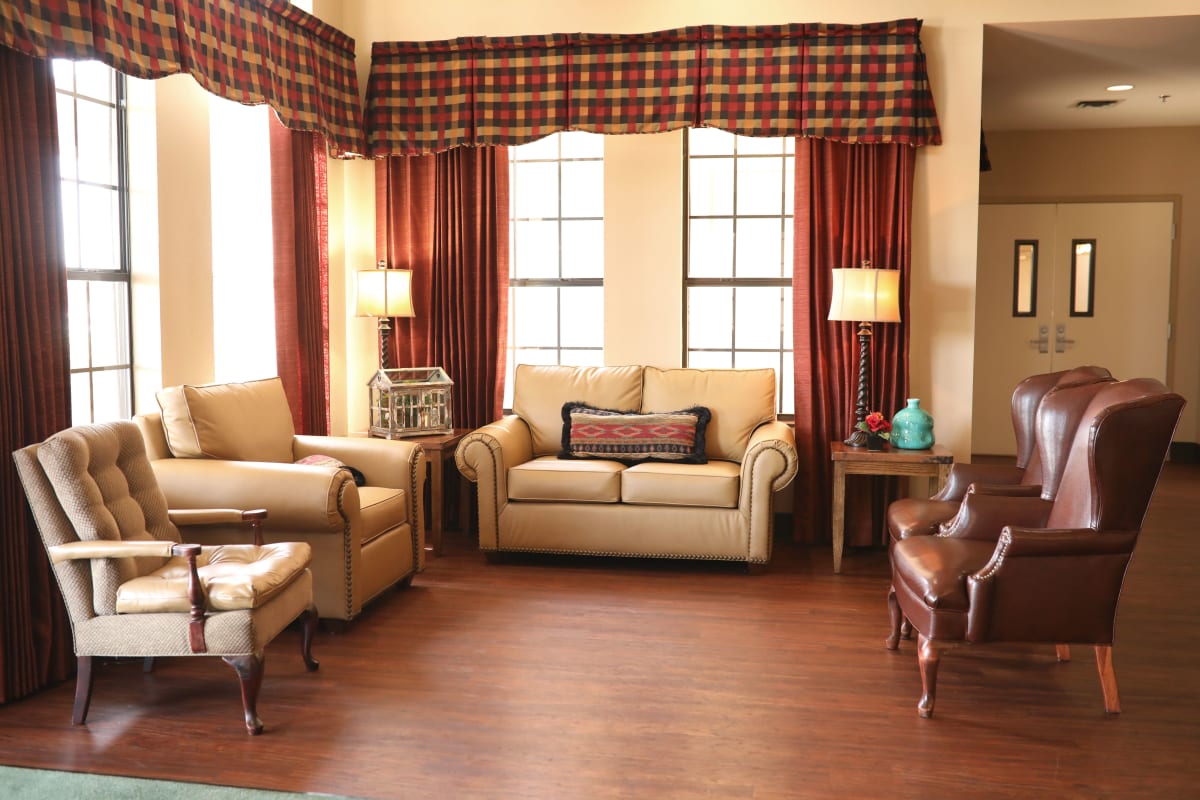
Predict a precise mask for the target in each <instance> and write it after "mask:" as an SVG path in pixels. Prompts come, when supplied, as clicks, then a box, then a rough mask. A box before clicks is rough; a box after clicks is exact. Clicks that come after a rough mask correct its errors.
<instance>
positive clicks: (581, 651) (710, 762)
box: [0, 465, 1200, 800]
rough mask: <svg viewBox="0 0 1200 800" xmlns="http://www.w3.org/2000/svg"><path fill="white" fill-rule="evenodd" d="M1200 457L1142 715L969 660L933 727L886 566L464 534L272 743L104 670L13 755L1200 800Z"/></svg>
mask: <svg viewBox="0 0 1200 800" xmlns="http://www.w3.org/2000/svg"><path fill="white" fill-rule="evenodd" d="M1198 518H1200V467H1197V466H1190V465H1168V468H1167V471H1166V473H1165V475H1164V479H1163V481H1162V483H1160V485H1159V491H1158V494H1157V496H1156V498H1155V501H1154V503H1153V505H1152V508H1151V512H1150V517H1149V519H1148V522H1147V528H1146V531H1145V533H1144V534H1143V536H1142V539H1141V542H1140V544H1139V550H1138V553H1137V555H1136V557H1135V558H1134V562H1133V566H1132V567H1131V569H1130V573H1129V576H1128V580H1127V581H1126V584H1125V593H1124V598H1123V600H1122V606H1121V615H1120V620H1119V624H1118V637H1117V644H1116V647H1115V650H1114V661H1115V665H1116V671H1117V678H1118V681H1119V683H1120V690H1121V701H1122V706H1123V708H1124V713H1123V714H1121V715H1119V716H1115V717H1107V716H1105V714H1104V712H1103V705H1102V699H1101V694H1100V686H1099V681H1098V679H1097V676H1096V670H1095V666H1094V662H1093V660H1092V657H1091V653H1090V651H1089V650H1086V649H1083V648H1076V652H1075V659H1076V660H1075V661H1073V662H1071V663H1061V664H1060V663H1057V662H1056V661H1055V657H1054V652H1053V648H1050V647H1037V648H1033V647H1019V646H1018V647H1013V646H1010V647H1002V646H992V647H990V648H975V649H970V648H964V649H960V650H956V651H953V652H951V653H949V654H947V655H946V657H944V658H943V660H942V668H941V675H940V682H939V687H938V689H939V691H938V706H937V713H936V716H935V718H934V719H932V720H922V719H919V718H918V717H917V713H916V702H917V697H918V695H919V692H920V679H919V677H918V673H917V663H916V655H915V652H914V646H913V643H912V642H904V643H902V645H901V649H900V650H899V651H898V652H888V651H887V650H885V649H884V647H883V639H884V636H885V634H886V629H887V622H886V617H887V615H886V612H885V601H884V598H885V595H886V591H887V586H888V570H887V563H886V554H885V553H884V552H882V551H880V550H852V551H850V552H849V553H848V554H847V558H846V561H845V562H844V566H843V570H844V571H843V574H841V575H839V576H835V575H833V574H832V571H831V558H830V550H829V547H828V546H824V547H798V546H795V545H792V544H790V543H788V542H786V541H780V542H779V543H778V544H777V546H776V553H775V559H774V561H773V563H772V567H771V570H770V571H769V572H768V573H767V574H766V575H763V576H747V575H745V574H743V573H741V572H739V571H738V570H737V569H736V568H733V567H730V566H728V565H713V564H702V563H689V564H682V565H680V564H669V563H661V562H639V561H607V560H606V561H593V560H564V559H554V560H535V559H528V560H522V561H518V562H515V563H508V564H501V565H489V564H486V563H485V562H484V560H483V559H482V557H481V556H480V554H479V553H478V552H477V551H475V550H474V549H472V546H471V543H470V542H468V541H467V540H466V538H465V537H462V536H455V535H453V534H451V535H449V536H448V537H447V540H446V555H444V556H443V557H441V558H437V559H431V560H430V563H429V567H428V569H427V570H426V571H425V572H424V573H423V574H422V575H420V576H418V578H417V580H416V582H415V583H414V585H413V587H412V588H411V590H408V591H404V592H393V593H389V594H388V596H386V597H384V598H382V599H381V600H380V601H379V602H377V603H375V604H374V605H373V606H372V607H371V608H370V610H369V611H368V612H367V613H366V614H365V615H364V616H363V617H361V618H360V619H359V620H357V621H356V622H355V623H353V624H352V625H351V627H350V628H349V630H348V631H347V632H345V633H343V634H340V635H336V636H335V635H331V634H322V635H321V636H320V637H319V638H318V640H317V643H316V646H315V648H314V650H315V652H316V654H317V656H318V657H319V658H320V659H321V664H322V666H321V670H320V672H318V673H316V674H308V673H306V672H305V671H304V667H303V664H302V663H301V659H300V656H299V635H298V634H297V633H296V632H295V631H288V632H286V633H285V634H284V635H283V636H281V637H280V639H279V640H277V641H276V642H275V643H274V644H273V645H272V647H271V648H270V650H269V651H268V664H267V677H266V682H265V684H264V686H263V690H262V696H261V699H260V703H259V711H260V713H261V715H262V717H263V720H264V721H265V722H266V725H267V730H266V733H265V734H264V735H263V736H261V737H258V738H250V737H248V736H246V735H245V733H244V731H243V727H242V721H241V713H240V702H239V699H238V690H237V682H236V680H235V678H234V673H233V671H232V670H231V669H230V668H229V667H227V666H226V665H224V664H223V663H222V662H221V661H219V660H217V659H175V660H166V661H163V662H161V663H160V664H159V667H158V668H157V670H156V671H155V672H154V673H152V674H149V675H146V674H143V673H142V670H141V664H140V663H137V662H116V663H108V664H105V665H102V666H101V667H100V668H98V671H97V672H98V674H97V678H96V689H95V697H94V700H93V703H92V710H91V716H90V719H89V723H88V725H87V726H84V727H72V726H71V724H70V713H71V699H72V686H70V685H62V686H58V687H55V688H52V689H50V690H48V691H46V692H43V693H41V694H39V695H38V696H36V697H33V698H30V699H28V700H25V701H22V702H18V703H15V704H12V705H9V706H6V707H0V762H3V763H6V764H13V765H23V766H33V767H47V768H58V769H66V770H76V771H85V772H101V773H111V774H119V775H131V776H139V777H148V778H174V779H178V780H185V781H200V782H210V783H221V784H232V785H240V786H252V787H259V788H271V789H286V790H293V791H307V792H324V793H336V794H345V795H353V796H359V797H364V798H401V797H403V798H522V800H525V799H529V798H554V799H555V800H560V799H563V798H618V797H619V798H656V799H657V798H670V799H672V800H674V799H679V800H685V799H688V798H706V799H711V798H774V799H782V798H806V797H838V798H867V797H889V798H908V797H913V798H916V797H921V798H929V797H988V798H1010V797H1011V798H1030V797H1054V798H1075V797H1078V798H1128V797H1147V798H1185V797H1186V798H1195V797H1200V668H1198V664H1200V591H1197V589H1198V588H1200V580H1198V579H1197V577H1196V574H1197V569H1198V566H1197V565H1198V564H1200V540H1198V538H1197V534H1196V530H1195V528H1196V520H1197V519H1198Z"/></svg>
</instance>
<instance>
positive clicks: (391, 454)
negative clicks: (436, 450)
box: [292, 436, 425, 497]
mask: <svg viewBox="0 0 1200 800" xmlns="http://www.w3.org/2000/svg"><path fill="white" fill-rule="evenodd" d="M292 452H293V453H294V454H295V456H296V458H297V459H301V458H304V457H305V456H314V455H322V456H330V457H332V458H336V459H337V460H338V461H341V462H342V463H343V464H346V465H347V466H351V467H354V468H355V469H357V470H358V471H359V472H361V473H362V474H363V477H364V478H366V480H367V485H368V486H386V487H387V488H389V489H403V490H404V491H406V492H408V493H409V496H410V497H417V496H419V495H417V494H416V489H417V487H416V476H417V475H418V474H420V475H424V474H425V471H424V469H425V465H424V460H425V452H424V451H423V450H422V449H421V446H420V445H419V444H417V443H416V442H406V441H404V440H403V439H390V440H389V439H368V438H365V437H351V436H296V437H295V439H293V441H292Z"/></svg>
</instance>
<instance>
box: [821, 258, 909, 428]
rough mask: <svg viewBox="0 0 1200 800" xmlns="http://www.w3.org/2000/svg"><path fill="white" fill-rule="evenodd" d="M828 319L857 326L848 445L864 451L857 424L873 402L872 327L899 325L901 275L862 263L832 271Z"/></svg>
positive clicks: (896, 271)
mask: <svg viewBox="0 0 1200 800" xmlns="http://www.w3.org/2000/svg"><path fill="white" fill-rule="evenodd" d="M829 319H830V321H844V322H857V323H858V400H857V403H856V405H855V408H854V428H853V429H852V430H851V433H850V438H848V439H846V444H848V445H850V446H851V447H862V446H863V445H865V444H866V443H867V434H866V431H862V430H859V429H858V424H859V423H860V422H863V421H864V420H865V419H866V418H867V412H868V407H869V405H870V401H871V349H870V344H871V323H873V322H899V321H900V271H899V270H895V269H873V268H872V267H871V262H870V261H863V263H862V266H861V267H850V268H846V269H835V270H833V299H832V301H831V303H830V305H829Z"/></svg>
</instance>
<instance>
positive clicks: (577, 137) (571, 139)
mask: <svg viewBox="0 0 1200 800" xmlns="http://www.w3.org/2000/svg"><path fill="white" fill-rule="evenodd" d="M549 138H550V140H551V141H553V140H554V137H552V136H551V137H549ZM559 141H560V143H561V147H562V157H563V158H604V134H601V133H588V132H587V131H563V132H562V133H560V134H559Z"/></svg>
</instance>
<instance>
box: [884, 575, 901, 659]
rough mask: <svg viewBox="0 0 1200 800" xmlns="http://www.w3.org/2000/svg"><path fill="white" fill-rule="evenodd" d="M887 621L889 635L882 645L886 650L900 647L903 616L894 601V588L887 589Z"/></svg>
mask: <svg viewBox="0 0 1200 800" xmlns="http://www.w3.org/2000/svg"><path fill="white" fill-rule="evenodd" d="M887 602H888V621H889V622H890V623H891V633H889V634H888V637H887V639H886V640H884V645H885V646H886V647H887V649H888V650H895V649H896V648H897V647H899V646H900V626H901V625H902V624H903V623H904V621H905V620H904V614H903V612H901V611H900V603H899V601H897V600H896V587H895V586H891V587H889V588H888V599H887Z"/></svg>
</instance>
